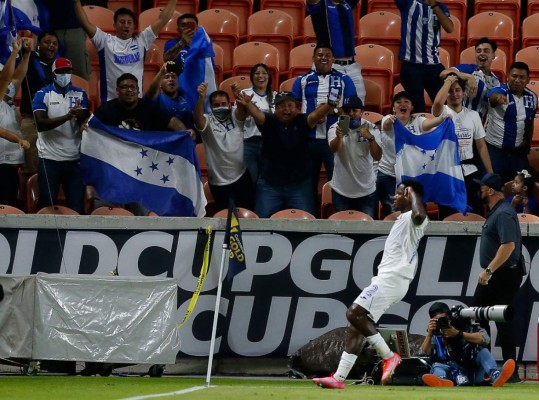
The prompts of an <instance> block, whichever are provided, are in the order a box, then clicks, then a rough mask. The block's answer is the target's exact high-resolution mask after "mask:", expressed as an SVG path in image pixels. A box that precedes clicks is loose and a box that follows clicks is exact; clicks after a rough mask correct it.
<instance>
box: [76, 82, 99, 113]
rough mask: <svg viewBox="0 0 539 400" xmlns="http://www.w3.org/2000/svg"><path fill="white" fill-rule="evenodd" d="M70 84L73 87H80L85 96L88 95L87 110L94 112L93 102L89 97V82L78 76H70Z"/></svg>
mask: <svg viewBox="0 0 539 400" xmlns="http://www.w3.org/2000/svg"><path fill="white" fill-rule="evenodd" d="M71 83H72V84H73V85H74V86H77V87H80V88H81V89H82V90H84V91H85V92H86V94H87V95H88V108H89V109H90V111H91V112H94V111H95V102H94V99H93V98H92V97H91V96H90V82H88V81H87V80H86V79H84V78H82V77H80V76H78V75H75V74H72V75H71Z"/></svg>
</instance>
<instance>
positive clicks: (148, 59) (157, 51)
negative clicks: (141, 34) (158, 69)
mask: <svg viewBox="0 0 539 400" xmlns="http://www.w3.org/2000/svg"><path fill="white" fill-rule="evenodd" d="M159 44H162V42H159ZM163 48H164V47H159V46H158V44H157V43H156V42H155V41H154V42H153V43H152V44H151V45H150V47H148V50H146V55H145V56H144V64H154V65H158V66H161V64H163Z"/></svg>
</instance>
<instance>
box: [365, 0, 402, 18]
mask: <svg viewBox="0 0 539 400" xmlns="http://www.w3.org/2000/svg"><path fill="white" fill-rule="evenodd" d="M379 11H389V12H392V13H393V14H397V15H399V16H400V11H399V9H398V7H397V4H395V0H368V3H367V13H368V14H370V13H372V12H379Z"/></svg>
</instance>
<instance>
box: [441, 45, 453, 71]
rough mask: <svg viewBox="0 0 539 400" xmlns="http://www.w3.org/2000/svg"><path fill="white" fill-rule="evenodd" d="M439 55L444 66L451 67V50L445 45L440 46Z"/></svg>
mask: <svg viewBox="0 0 539 400" xmlns="http://www.w3.org/2000/svg"><path fill="white" fill-rule="evenodd" d="M438 55H439V57H440V62H441V63H442V65H443V66H444V67H446V68H449V67H450V66H452V65H453V64H452V63H451V56H450V55H449V52H448V51H447V50H446V49H444V48H443V47H438Z"/></svg>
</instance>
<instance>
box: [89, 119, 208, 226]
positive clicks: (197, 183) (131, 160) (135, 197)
mask: <svg viewBox="0 0 539 400" xmlns="http://www.w3.org/2000/svg"><path fill="white" fill-rule="evenodd" d="M80 167H81V171H82V176H83V180H84V183H85V184H87V185H93V186H94V187H95V189H96V192H97V194H98V195H99V196H100V197H102V198H103V199H105V200H108V201H112V202H117V203H130V202H139V203H141V204H142V205H144V207H146V208H147V209H149V210H151V211H153V212H155V213H156V214H158V215H162V216H182V217H194V216H198V217H202V216H204V215H205V207H206V197H205V196H204V188H203V186H202V179H201V175H200V168H199V165H198V159H197V157H196V152H195V143H194V141H193V139H192V138H191V136H190V134H189V133H188V132H186V131H182V132H178V131H168V132H151V131H135V130H131V129H121V128H116V127H113V126H109V125H104V124H102V123H101V122H100V121H99V120H98V119H97V118H96V117H92V118H91V119H90V121H89V123H88V131H87V132H86V133H85V134H84V135H83V136H82V143H81V157H80Z"/></svg>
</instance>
